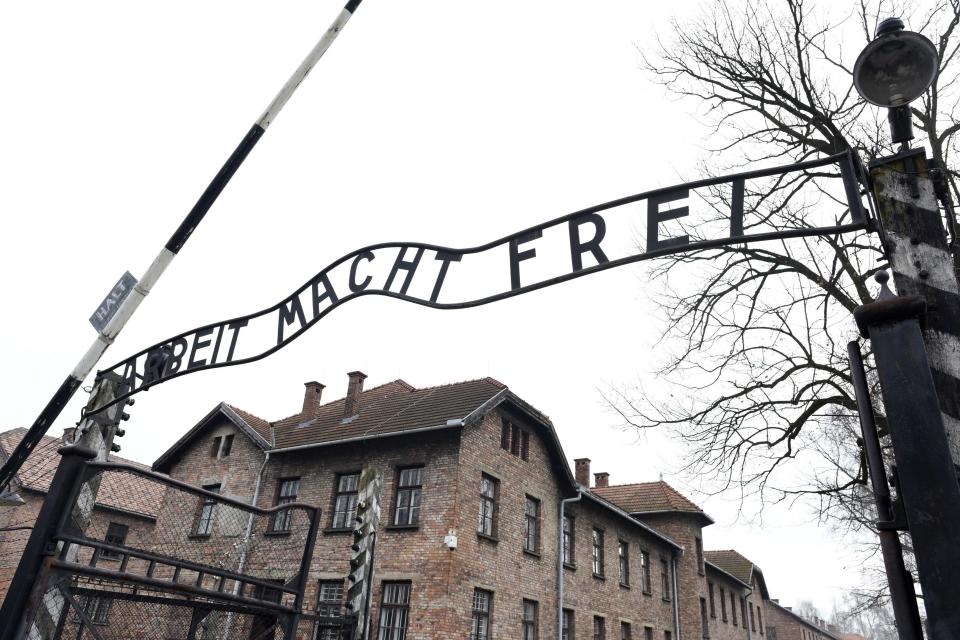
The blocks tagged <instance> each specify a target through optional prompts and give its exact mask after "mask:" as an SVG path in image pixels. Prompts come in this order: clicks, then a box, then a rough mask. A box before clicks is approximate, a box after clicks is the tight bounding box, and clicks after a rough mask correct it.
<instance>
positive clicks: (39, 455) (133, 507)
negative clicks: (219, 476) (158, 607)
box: [0, 428, 163, 617]
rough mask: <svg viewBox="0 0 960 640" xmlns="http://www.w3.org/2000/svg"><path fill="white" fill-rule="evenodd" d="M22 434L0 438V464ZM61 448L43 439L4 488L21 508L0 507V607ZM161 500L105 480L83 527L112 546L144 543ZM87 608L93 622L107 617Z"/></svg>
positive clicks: (156, 488) (143, 487)
mask: <svg viewBox="0 0 960 640" xmlns="http://www.w3.org/2000/svg"><path fill="white" fill-rule="evenodd" d="M26 432H27V430H26V429H22V428H19V429H11V430H9V431H4V432H2V433H0V459H3V460H5V459H6V457H7V456H8V455H10V452H11V451H13V449H14V448H15V447H16V446H17V444H18V443H19V442H20V440H21V439H22V438H23V435H24V434H25V433H26ZM61 444H62V443H61V441H59V440H57V439H56V438H51V437H49V436H44V438H43V440H42V441H41V442H40V444H38V445H37V448H36V449H34V451H33V452H32V453H31V454H30V456H29V457H28V458H27V461H26V462H25V463H24V465H23V466H22V467H21V468H20V470H19V472H18V473H17V475H16V476H15V477H14V479H13V482H12V483H11V487H10V489H11V490H13V491H14V492H16V493H18V494H19V495H20V497H21V498H22V499H23V504H21V505H19V506H4V507H0V602H2V601H3V598H4V597H5V596H6V594H7V589H8V587H9V586H10V580H11V579H12V578H13V574H14V572H15V571H16V569H17V564H18V563H19V562H20V557H21V555H22V554H23V549H24V547H25V546H26V543H27V538H28V537H29V535H30V527H31V526H32V524H33V522H34V520H36V518H37V514H38V513H39V512H40V505H41V504H42V503H43V499H44V497H45V496H46V493H47V490H48V489H49V488H50V481H51V480H52V479H53V473H54V471H56V467H57V464H58V463H59V461H60V456H58V455H56V450H57V449H58V448H59V447H60V445H61ZM113 460H114V461H116V462H124V463H126V464H131V465H134V466H140V467H143V468H146V467H145V466H144V465H140V464H139V463H136V462H132V461H130V460H125V459H123V458H119V457H114V458H113ZM162 501H163V488H162V487H161V486H160V485H157V484H153V483H148V482H139V483H136V482H135V486H133V487H130V486H127V487H119V486H117V485H116V484H115V483H114V482H112V481H110V480H108V481H106V482H104V483H102V485H101V487H100V491H99V493H98V494H97V502H96V505H95V507H94V510H93V515H92V517H91V520H90V525H89V532H90V535H91V536H92V537H99V538H101V539H106V540H109V541H111V542H114V543H117V544H123V543H124V542H131V543H138V542H141V541H143V540H146V539H149V538H150V536H151V535H152V532H153V528H154V525H155V524H156V521H157V514H158V511H159V506H160V504H161V503H162ZM101 561H102V563H103V565H104V566H107V567H109V566H110V565H111V563H113V562H114V559H113V558H111V557H110V556H109V554H106V555H103V556H101ZM91 606H92V608H93V609H95V611H94V614H95V615H96V616H97V617H105V616H106V615H107V609H106V607H105V606H101V607H100V609H99V610H96V609H97V606H96V603H92V604H91Z"/></svg>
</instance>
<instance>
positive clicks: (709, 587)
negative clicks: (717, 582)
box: [707, 580, 717, 620]
mask: <svg viewBox="0 0 960 640" xmlns="http://www.w3.org/2000/svg"><path fill="white" fill-rule="evenodd" d="M714 589H715V587H714V585H713V580H707V596H708V598H709V599H710V617H711V618H713V619H714V620H716V619H717V605H716V601H715V600H714V593H713V591H714Z"/></svg>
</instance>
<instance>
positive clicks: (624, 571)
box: [617, 538, 630, 589]
mask: <svg viewBox="0 0 960 640" xmlns="http://www.w3.org/2000/svg"><path fill="white" fill-rule="evenodd" d="M617 572H618V573H619V578H620V586H621V587H626V588H627V589H629V588H630V543H629V542H627V541H626V540H624V539H623V538H618V539H617Z"/></svg>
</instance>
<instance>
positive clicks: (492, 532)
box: [477, 474, 500, 537]
mask: <svg viewBox="0 0 960 640" xmlns="http://www.w3.org/2000/svg"><path fill="white" fill-rule="evenodd" d="M499 493H500V481H499V480H496V479H494V478H491V477H490V476H488V475H486V474H483V475H482V476H480V520H479V522H478V523H477V533H480V534H482V535H485V536H491V537H496V535H497V496H498V494H499Z"/></svg>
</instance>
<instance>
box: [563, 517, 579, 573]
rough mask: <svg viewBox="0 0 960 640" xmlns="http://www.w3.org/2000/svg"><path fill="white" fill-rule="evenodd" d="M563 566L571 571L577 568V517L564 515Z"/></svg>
mask: <svg viewBox="0 0 960 640" xmlns="http://www.w3.org/2000/svg"><path fill="white" fill-rule="evenodd" d="M562 544H563V564H564V565H566V566H567V567H570V568H571V569H573V568H575V567H576V566H577V553H576V549H577V546H576V545H577V517H576V516H572V515H570V514H569V513H564V514H563V542H562Z"/></svg>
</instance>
